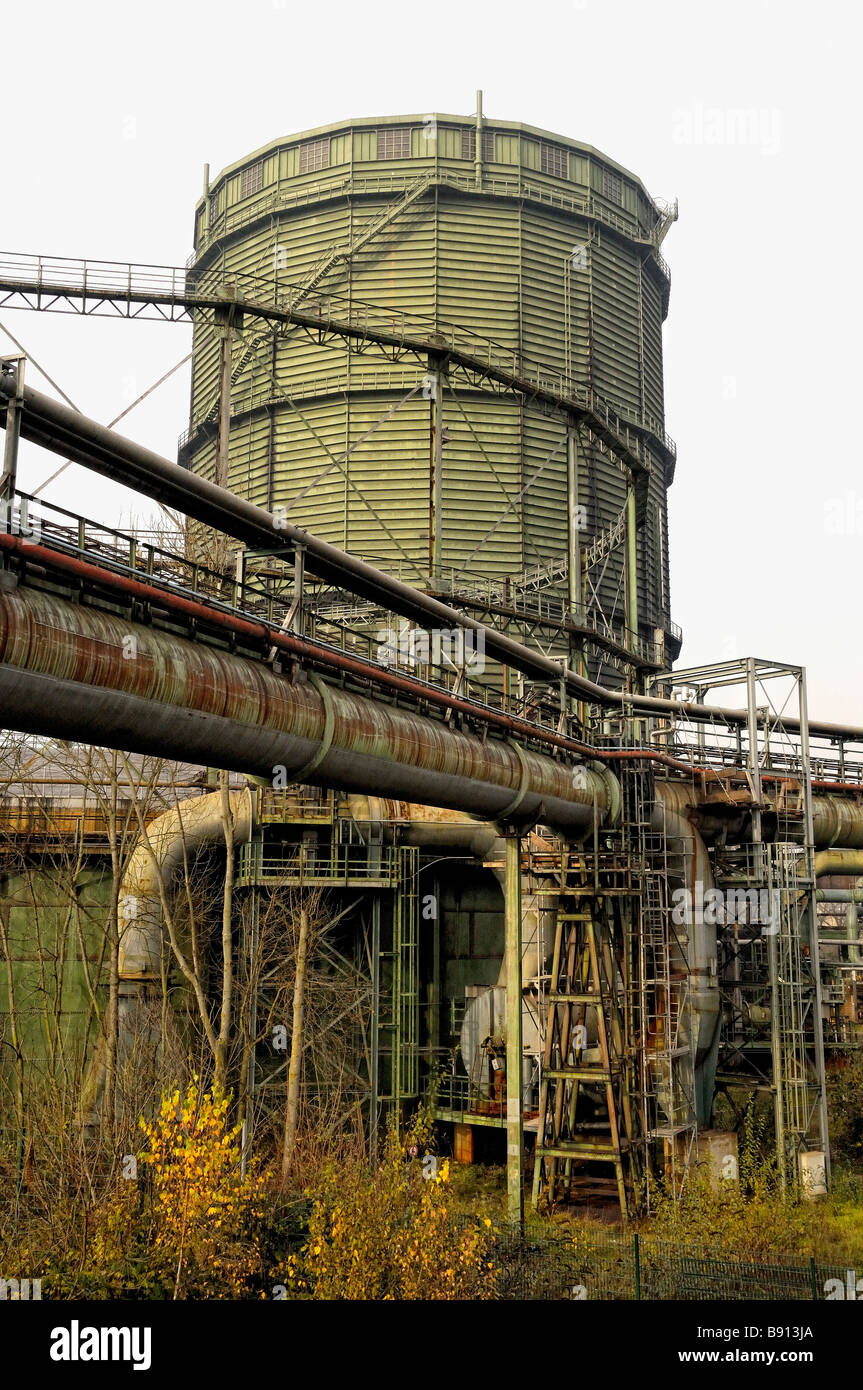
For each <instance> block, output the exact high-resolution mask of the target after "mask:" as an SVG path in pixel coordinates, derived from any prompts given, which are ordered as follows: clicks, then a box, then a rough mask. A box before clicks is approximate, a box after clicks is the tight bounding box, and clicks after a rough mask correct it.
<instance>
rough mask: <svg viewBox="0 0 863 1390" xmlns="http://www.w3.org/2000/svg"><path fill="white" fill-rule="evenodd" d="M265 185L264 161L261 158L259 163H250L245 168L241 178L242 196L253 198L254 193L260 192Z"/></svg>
mask: <svg viewBox="0 0 863 1390" xmlns="http://www.w3.org/2000/svg"><path fill="white" fill-rule="evenodd" d="M263 186H264V161H263V160H262V159H259V160H258V162H257V164H250V165H249V166H248V168H246V169H244V170H243V176H242V179H241V180H240V197H241V198H251V196H252V194H253V193H260V191H261V189H262V188H263Z"/></svg>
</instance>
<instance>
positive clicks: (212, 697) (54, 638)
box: [0, 589, 609, 834]
mask: <svg viewBox="0 0 863 1390" xmlns="http://www.w3.org/2000/svg"><path fill="white" fill-rule="evenodd" d="M0 709H2V710H3V712H4V719H5V723H6V724H7V726H8V727H9V728H14V729H18V730H20V731H21V732H25V733H37V734H46V735H52V736H54V737H60V738H70V739H74V740H77V741H80V742H85V743H94V744H97V745H100V746H106V747H112V748H121V749H124V750H126V751H130V752H144V753H150V754H157V755H159V756H162V757H167V758H177V759H183V760H186V761H191V762H197V763H200V764H208V765H214V766H218V767H226V768H231V769H234V770H237V771H240V772H246V773H251V774H253V775H255V776H262V777H265V778H267V779H268V780H270V781H272V780H273V777H274V775H276V776H280V777H281V779H282V780H283V781H284V782H285V783H290V782H303V781H311V782H314V783H317V784H319V785H321V786H328V787H337V788H341V789H343V790H345V791H357V792H366V793H376V794H379V795H382V796H392V797H398V798H403V799H405V800H407V799H410V800H412V801H415V800H421V801H423V802H425V803H428V804H431V805H440V806H449V807H453V808H455V809H459V810H467V811H470V812H472V813H473V814H475V815H478V816H480V817H482V818H483V819H485V820H508V819H511V818H514V819H518V820H520V821H521V820H524V821H525V822H527V823H530V822H531V821H542V822H544V823H546V824H548V825H552V826H555V827H558V828H560V829H561V830H565V831H567V832H568V833H570V834H578V833H580V832H583V830H584V829H585V828H586V827H587V826H588V825H590V824H591V823H592V818H593V807H594V804H596V805H597V807H598V808H599V810H600V811H601V812H602V813H603V814H604V813H605V812H606V810H607V808H608V805H609V792H608V774H607V773H606V774H603V775H600V774H598V773H596V772H594V771H593V770H592V769H590V768H585V769H584V770H583V774H580V776H579V778H578V782H579V783H580V785H578V786H576V785H575V779H574V778H573V774H572V768H571V767H567V766H565V765H563V764H562V763H559V762H556V761H554V760H553V759H552V758H549V757H546V756H544V755H543V754H540V753H535V752H533V751H532V750H529V749H524V748H522V747H521V746H520V745H519V744H518V743H516V742H514V741H504V740H502V739H482V738H479V737H478V736H476V735H475V734H472V733H468V732H465V731H463V730H460V729H454V728H452V727H451V726H449V725H445V724H442V723H440V722H436V721H434V720H432V719H428V718H425V717H423V716H422V715H419V714H414V713H412V712H410V711H407V710H403V709H399V708H397V707H395V706H393V705H389V704H385V703H383V702H382V701H381V700H371V699H368V698H365V697H364V696H361V695H357V694H353V693H351V692H348V691H346V690H343V689H340V688H339V687H337V686H333V685H329V684H326V683H325V682H323V681H322V680H320V679H319V678H318V677H315V676H312V677H310V678H309V679H303V678H302V675H301V673H299V675H298V677H297V679H295V680H294V681H291V680H289V679H288V678H287V677H285V676H277V675H276V674H274V673H273V672H272V671H270V670H269V669H267V668H266V667H264V666H263V665H261V664H260V663H257V662H254V661H249V660H246V659H244V658H242V657H237V656H233V655H231V654H230V653H228V652H224V651H220V650H217V649H215V648H212V647H205V646H204V645H202V644H196V643H194V642H190V641H187V640H186V639H183V638H179V637H175V636H173V635H172V634H169V633H165V632H160V631H157V630H155V629H153V628H147V627H144V626H142V625H139V624H131V623H128V622H127V621H125V620H124V619H121V618H118V617H116V616H114V615H113V614H109V613H105V612H102V611H99V610H95V609H91V608H86V607H83V606H82V605H79V604H72V603H69V602H67V601H65V600H63V599H57V598H55V597H53V596H50V595H47V594H44V593H40V592H37V591H35V590H29V589H18V590H17V591H15V592H12V593H3V594H0Z"/></svg>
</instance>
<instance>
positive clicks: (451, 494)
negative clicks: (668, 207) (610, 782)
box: [182, 116, 669, 632]
mask: <svg viewBox="0 0 863 1390" xmlns="http://www.w3.org/2000/svg"><path fill="white" fill-rule="evenodd" d="M432 120H434V122H435V123H436V124H435V125H434V126H432V124H431V123H432ZM401 132H405V133H404V134H402V133H401ZM429 135H431V137H432V138H427V137H428V136H429ZM475 140H476V133H475V125H474V122H473V121H471V120H470V119H468V118H458V117H443V116H441V117H436V118H431V117H398V118H389V119H386V120H374V121H355V122H352V123H350V125H345V126H341V127H339V126H333V127H327V128H326V129H324V130H320V131H312V132H307V133H305V134H303V135H298V136H296V137H291V138H290V139H288V140H284V141H279V142H276V143H275V144H273V145H272V146H269V147H267V148H266V149H265V150H263V151H258V152H256V153H255V154H253V155H250V156H249V157H248V158H247V159H244V160H241V161H239V162H238V163H237V164H235V165H233V166H231V167H230V168H229V169H228V170H225V171H224V172H223V173H222V174H221V175H220V176H219V177H218V179H217V180H216V181H215V182H214V183H213V184H212V186H211V188H210V193H209V197H207V198H204V199H202V200H201V202H200V203H199V205H198V209H197V214H196V224H195V225H196V243H195V249H196V265H197V266H198V267H200V268H202V269H203V268H212V267H213V266H215V265H218V266H220V267H221V269H222V270H223V272H224V275H225V278H226V279H230V277H231V275H232V274H234V273H238V272H246V273H250V274H255V275H258V276H261V277H264V278H268V279H272V278H273V276H274V275H276V276H277V277H278V280H279V281H280V283H282V284H283V285H285V286H289V285H297V284H299V283H301V282H302V281H303V280H304V278H305V277H306V276H308V275H309V274H310V273H311V272H312V271H313V269H314V268H315V267H316V265H317V264H318V263H319V262H320V260H321V258H322V256H324V255H326V254H327V252H328V251H330V250H331V249H333V248H337V247H345V248H347V247H350V246H351V245H352V244H353V243H354V242H355V241H356V239H357V238H358V237H359V236H360V235H361V234H362V232H363V230H365V229H367V228H368V227H369V226H370V225H371V224H373V223H374V222H376V221H378V220H379V219H381V217H382V214H384V213H386V211H387V209H388V208H394V207H396V206H397V204H398V203H399V201H400V200H401V199H402V198H403V197H404V196H405V194H406V193H407V192H409V191H410V189H411V187H412V186H413V185H414V183H415V182H416V181H417V180H419V179H422V178H423V177H431V178H432V180H433V182H432V184H431V185H430V186H429V187H428V188H427V189H426V190H425V191H424V192H423V193H422V195H421V196H420V197H418V198H417V200H416V201H414V202H413V203H412V204H411V205H410V206H409V207H407V208H406V209H405V210H404V211H397V212H395V213H394V215H393V216H392V217H391V218H390V220H389V221H387V222H386V223H385V225H383V226H382V227H380V228H379V230H377V232H376V233H375V234H374V235H373V236H372V237H371V239H370V240H368V241H367V242H366V243H365V245H364V246H362V247H361V249H359V250H357V251H356V253H355V254H352V255H351V258H350V259H349V260H347V261H340V262H339V263H338V264H336V265H335V266H333V267H332V268H331V269H330V270H329V271H328V273H327V274H326V275H325V276H324V277H323V279H321V281H320V283H319V285H318V287H317V289H316V290H315V291H313V292H312V293H311V294H310V296H309V302H310V303H311V302H314V300H315V297H316V295H317V297H318V298H320V296H321V295H322V294H339V295H346V296H349V298H350V301H351V304H352V305H353V306H355V307H356V306H358V305H361V304H362V303H367V304H374V305H376V306H385V307H387V308H391V309H401V310H403V311H404V312H405V313H406V314H408V315H410V316H411V318H417V317H424V318H428V319H429V320H433V321H436V322H438V323H441V324H457V325H459V326H460V328H461V330H462V331H464V330H468V331H470V332H473V333H476V334H478V335H480V336H481V337H482V338H483V339H491V340H492V341H493V342H494V343H495V344H497V345H498V346H499V348H501V349H505V350H508V351H509V352H511V353H513V354H517V355H520V356H521V358H522V359H523V360H525V361H526V362H529V363H541V364H543V365H544V366H547V367H548V368H551V369H553V370H554V371H556V372H567V373H569V374H570V375H572V376H573V377H575V378H576V379H577V380H578V381H579V382H582V383H585V384H589V385H591V386H592V387H593V388H594V389H595V390H596V391H597V392H598V393H599V394H600V395H601V396H602V397H603V398H604V399H605V400H606V401H607V402H608V403H609V404H610V405H611V406H612V407H613V408H615V409H617V410H619V411H620V412H621V413H625V415H626V416H627V418H629V419H630V420H635V421H642V422H648V423H650V424H651V425H652V426H653V427H654V428H655V429H656V430H657V431H659V432H661V429H662V427H663V389H662V344H661V325H662V320H663V317H664V314H665V308H666V305H667V291H668V285H667V281H666V279H665V274H664V270H663V269H662V267H661V266H660V265H659V264H658V263H657V260H656V258H655V257H651V256H650V246H649V235H650V233H651V231H652V229H653V227H654V226H655V224H656V221H657V217H658V213H657V209H656V207H655V205H654V204H653V203H652V201H651V200H650V199H649V197H648V195H647V194H646V192H645V190H644V188H643V186H642V185H641V184H640V183H639V181H638V180H636V179H635V178H634V177H633V176H632V175H630V174H628V173H627V172H626V171H625V170H622V169H621V168H620V166H618V165H615V164H613V163H612V162H611V161H609V160H608V159H606V158H605V157H604V156H602V155H600V154H598V153H597V152H596V151H594V150H592V149H590V148H588V147H582V146H578V145H576V144H575V143H574V142H572V141H566V140H563V139H562V138H561V137H559V136H554V135H550V134H546V133H545V132H540V131H534V130H532V129H531V128H529V127H524V126H516V125H512V124H509V123H504V122H491V121H490V122H487V123H486V126H485V129H484V135H483V141H482V148H483V152H484V154H485V155H486V156H487V157H486V159H485V161H484V164H483V185H482V188H481V190H477V188H476V186H475V172H474V163H473V150H474V149H475ZM399 148H401V150H402V151H403V152H404V157H400V158H395V157H393V151H394V150H398V149H399ZM379 151H380V155H381V157H378V153H379ZM321 163H324V164H325V167H323V168H314V167H308V166H314V165H315V164H321ZM303 165H305V166H307V172H302V171H301V166H303ZM579 209H581V213H580V212H579ZM585 210H588V211H592V213H593V215H592V216H586V215H584V214H585ZM582 246H583V247H585V248H586V250H585V252H584V256H583V257H582V258H581V259H579V256H578V254H576V257H575V261H573V254H574V248H578V247H582ZM252 339H256V340H258V341H257V343H256V346H255V348H254V351H253V352H252V353H251V355H250V356H249V358H248V361H246V362H245V364H244V366H243V367H242V370H241V371H240V372H239V373H238V374H237V377H236V380H235V383H234V388H233V396H232V412H233V421H232V440H231V462H230V476H229V483H230V486H231V487H232V488H234V489H235V490H236V491H237V492H240V493H242V494H243V495H245V496H248V497H250V498H251V499H252V500H254V501H255V502H257V503H259V504H261V505H263V506H266V507H268V508H273V507H276V506H278V505H279V504H284V505H286V504H288V503H290V502H291V501H292V499H294V498H296V497H297V495H298V494H300V493H303V492H304V490H305V489H307V488H308V489H309V492H308V494H307V495H306V496H304V497H303V498H302V500H301V501H299V502H297V503H296V504H295V505H294V506H292V507H291V510H290V516H291V520H293V521H295V522H298V523H299V524H302V525H307V526H309V527H310V528H312V529H314V530H315V531H316V532H317V533H318V534H320V535H322V536H324V537H326V538H327V539H329V540H332V541H334V542H336V543H337V544H339V545H342V546H345V547H346V548H348V549H350V550H352V551H354V552H356V553H359V554H362V555H365V556H368V557H376V558H377V559H379V560H381V561H382V562H384V563H385V564H386V565H387V566H389V567H392V568H394V569H397V570H398V571H399V572H400V573H401V574H402V576H403V577H404V578H407V579H414V580H416V581H417V582H420V581H422V580H423V579H424V578H425V577H426V576H427V575H428V568H429V468H430V463H429V423H430V422H429V410H430V407H429V403H428V401H426V400H424V399H422V398H421V397H420V396H416V397H414V398H413V399H412V400H411V401H410V402H408V404H407V405H405V406H403V407H402V408H401V409H400V410H399V411H398V413H397V414H396V415H395V416H394V417H393V419H392V420H390V421H388V422H387V423H386V424H385V425H384V426H383V427H382V428H381V429H379V430H378V431H376V432H375V433H374V434H373V435H372V436H371V438H369V439H368V440H366V441H365V442H363V443H361V444H359V445H357V446H356V447H355V448H354V449H353V451H352V452H351V454H350V458H349V461H348V462H347V463H346V464H344V465H343V466H336V467H333V468H332V470H331V471H330V472H329V473H328V475H327V476H326V477H325V478H323V479H322V480H321V481H320V482H318V483H317V484H315V483H314V480H315V478H316V477H318V475H319V474H320V473H321V472H322V470H323V469H324V468H325V467H326V466H327V465H328V464H331V463H332V462H333V460H334V459H341V458H342V456H343V455H344V454H345V453H346V451H347V450H348V449H350V448H351V446H352V445H356V442H357V441H358V440H359V439H360V438H361V437H362V436H363V434H365V432H366V431H368V430H370V429H371V427H372V426H373V425H374V424H375V422H376V421H377V420H378V419H379V418H380V417H381V415H382V414H384V413H385V412H386V411H387V410H389V409H390V408H392V406H394V405H395V404H396V403H397V402H398V401H399V399H400V398H401V397H402V396H404V395H405V394H406V392H408V391H409V390H410V389H411V388H412V387H413V386H415V385H416V383H417V381H418V380H419V379H420V377H421V376H422V374H423V367H422V365H421V364H419V363H417V361H416V359H415V358H414V359H412V358H410V357H404V358H403V359H402V360H399V361H395V362H391V361H388V360H387V358H386V357H385V356H383V354H381V353H380V352H378V351H375V350H367V351H364V352H357V351H355V350H354V351H350V350H348V348H347V347H346V346H345V345H344V343H343V342H341V341H340V340H338V339H335V338H333V339H330V340H329V341H326V342H324V343H323V344H321V343H319V342H316V341H314V340H313V339H312V338H311V337H310V336H309V335H307V334H306V333H305V332H304V331H303V330H302V329H290V330H288V331H286V332H283V333H282V334H280V335H274V334H272V333H269V332H262V331H261V326H260V324H249V325H247V326H246V329H245V331H244V341H243V342H242V343H240V344H239V345H238V346H237V347H236V348H235V361H236V360H237V359H238V358H240V359H242V358H243V356H244V354H245V352H246V344H247V343H248V341H249V340H252ZM217 390H218V343H217V340H216V337H215V334H214V332H213V330H212V328H209V327H204V326H203V325H202V326H199V327H197V328H196V332H195V362H194V370H193V391H192V410H191V424H190V431H189V435H188V438H187V440H186V441H185V444H184V446H183V449H182V457H183V459H184V461H185V462H186V463H187V464H188V465H189V466H190V467H192V468H194V469H195V470H196V471H199V472H201V473H203V474H205V475H208V476H211V477H212V476H213V474H214V468H215V454H216V442H215V436H214V429H213V427H212V425H211V427H210V428H209V429H207V428H206V427H205V428H202V427H201V423H200V422H201V419H202V417H205V416H207V414H208V413H209V414H210V415H212V409H213V407H214V405H215V401H216V396H217ZM443 420H444V426H445V428H446V430H447V432H448V435H449V441H448V442H447V443H446V445H445V447H444V450H443V470H442V472H443V483H442V518H441V567H442V573H443V575H444V576H446V574H447V571H448V570H449V569H450V568H452V569H454V570H456V571H458V570H462V569H464V568H466V569H468V570H469V571H470V572H471V573H475V574H482V575H489V576H493V577H503V576H509V577H510V578H512V577H516V576H518V574H519V573H520V572H521V571H523V570H525V569H530V568H532V567H534V566H537V565H545V564H548V562H549V561H551V560H553V559H556V558H559V557H562V556H563V555H564V554H565V552H566V544H567V541H566V447H565V424H564V421H563V418H562V417H561V416H560V415H555V414H554V413H550V414H543V413H540V412H539V411H538V410H537V409H536V408H535V407H531V406H530V405H527V404H523V403H522V401H521V400H520V398H519V397H517V396H515V395H512V394H509V393H506V392H492V391H481V390H479V389H477V387H476V385H472V384H471V383H469V382H466V381H465V380H463V379H462V380H459V379H458V378H457V377H456V376H455V374H454V375H453V377H452V379H451V381H450V382H448V384H447V388H446V391H445V396H444V415H443ZM555 450H557V452H556V453H555ZM540 470H542V471H541V473H540ZM537 474H539V476H537ZM666 481H667V478H666V473H665V465H664V464H663V463H662V460H661V458H660V456H659V455H658V454H657V456H656V458H655V460H654V476H653V478H652V479H651V482H650V488H649V495H648V505H647V507H646V509H644V511H643V514H642V517H641V523H642V529H641V533H640V537H639V547H640V560H641V581H640V587H641V594H640V616H641V619H642V630H643V631H644V632H648V631H649V630H650V629H652V627H653V626H654V625H657V624H661V625H663V626H665V627H666V629H667V630H668V627H669V624H668V623H667V622H666V621H664V618H667V615H668V606H669V605H668V571H667V553H666V537H667V526H666ZM528 484H530V486H529V487H528V486H527V485H528ZM579 486H580V500H581V501H582V502H583V503H584V504H585V505H586V507H587V531H588V536H587V538H586V539H589V537H590V536H591V535H593V534H595V533H596V532H597V531H598V530H600V529H601V528H603V527H605V526H608V525H609V524H610V523H611V522H612V521H613V520H614V518H615V517H616V516H617V514H618V513H619V512H620V510H621V508H622V507H623V505H624V500H625V483H624V478H623V475H622V473H621V471H620V469H619V468H618V467H617V466H616V465H615V464H613V463H611V462H610V461H609V459H608V457H607V455H602V454H600V452H599V451H598V450H597V449H595V448H593V447H592V446H591V445H589V444H587V445H586V446H585V448H584V449H583V453H582V458H581V476H580V483H579ZM525 487H527V491H526V492H525V493H524V496H523V498H522V500H521V501H520V502H519V503H518V505H516V506H513V505H512V504H513V501H514V499H516V498H517V497H518V495H519V494H520V493H521V491H522V489H524V488H525ZM502 518H503V519H502ZM492 528H496V529H495V530H494V533H493V535H492V536H491V537H490V538H488V539H486V538H487V537H488V533H489V532H490V531H492ZM621 564H622V554H621V553H618V554H615V555H614V556H613V557H612V560H611V564H610V566H609V573H608V576H607V582H606V590H607V591H608V592H609V593H610V592H611V587H612V586H613V585H614V584H615V583H616V573H617V572H618V570H619V567H620V565H621Z"/></svg>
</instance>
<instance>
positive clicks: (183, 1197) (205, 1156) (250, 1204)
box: [139, 1079, 268, 1298]
mask: <svg viewBox="0 0 863 1390" xmlns="http://www.w3.org/2000/svg"><path fill="white" fill-rule="evenodd" d="M228 1106H229V1097H228V1096H224V1095H219V1094H218V1093H217V1092H215V1091H213V1092H210V1091H207V1092H205V1093H204V1094H203V1095H202V1094H200V1092H199V1089H198V1085H197V1081H196V1080H194V1079H193V1080H192V1081H191V1082H190V1084H189V1085H188V1087H187V1088H186V1089H185V1091H180V1089H179V1088H177V1089H175V1090H174V1091H173V1092H167V1093H166V1094H165V1095H163V1097H162V1103H161V1106H160V1109H159V1113H158V1115H157V1116H156V1118H155V1119H153V1120H144V1119H142V1120H141V1122H140V1125H141V1129H142V1131H143V1134H144V1140H145V1146H144V1149H143V1151H142V1152H141V1154H140V1155H139V1157H140V1159H141V1162H142V1163H143V1164H145V1165H146V1167H147V1168H148V1169H149V1172H150V1178H151V1191H152V1216H153V1231H154V1236H153V1241H154V1247H155V1252H156V1253H157V1255H158V1254H161V1255H162V1256H163V1257H164V1258H165V1259H166V1260H167V1261H169V1262H170V1264H171V1266H172V1267H173V1268H175V1269H176V1270H178V1274H177V1277H176V1283H177V1288H178V1292H179V1291H180V1290H181V1288H182V1286H183V1283H184V1280H187V1279H190V1278H191V1279H192V1280H193V1282H194V1283H195V1284H196V1285H197V1284H198V1283H199V1280H200V1277H201V1276H202V1275H203V1276H204V1278H205V1282H206V1285H207V1288H208V1289H209V1291H211V1292H213V1293H217V1294H219V1293H221V1295H222V1296H223V1297H225V1298H230V1297H236V1296H237V1295H238V1294H242V1293H244V1292H246V1291H248V1289H249V1288H250V1286H251V1284H252V1282H253V1281H254V1280H255V1278H256V1277H257V1276H259V1274H260V1259H259V1256H258V1252H257V1246H256V1242H255V1240H254V1239H252V1238H250V1235H249V1231H250V1226H251V1225H253V1224H254V1222H255V1221H256V1220H260V1219H261V1218H262V1217H263V1214H264V1196H265V1189H266V1183H267V1178H268V1175H267V1174H266V1173H264V1172H262V1170H261V1166H260V1163H259V1162H257V1161H256V1160H254V1159H252V1160H251V1161H250V1162H249V1163H248V1165H247V1167H246V1170H245V1173H244V1172H243V1171H242V1161H241V1151H240V1144H239V1136H240V1132H241V1129H242V1126H241V1125H236V1126H234V1127H233V1128H231V1127H230V1126H229V1121H228Z"/></svg>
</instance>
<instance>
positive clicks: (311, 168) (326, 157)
mask: <svg viewBox="0 0 863 1390" xmlns="http://www.w3.org/2000/svg"><path fill="white" fill-rule="evenodd" d="M329 167H330V142H329V140H328V139H327V138H326V136H324V137H322V138H321V139H320V140H304V141H303V143H302V144H301V145H300V173H301V174H313V173H315V172H316V171H317V170H318V169H329Z"/></svg>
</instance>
